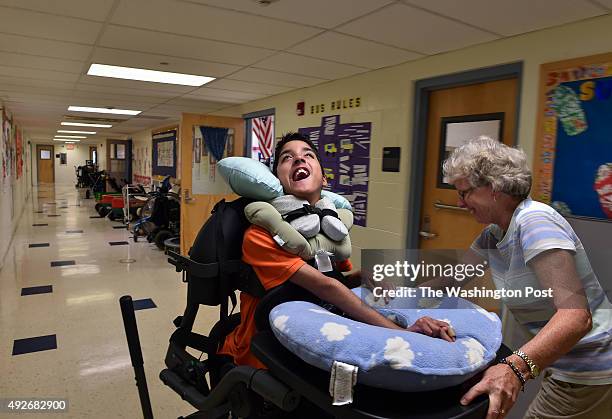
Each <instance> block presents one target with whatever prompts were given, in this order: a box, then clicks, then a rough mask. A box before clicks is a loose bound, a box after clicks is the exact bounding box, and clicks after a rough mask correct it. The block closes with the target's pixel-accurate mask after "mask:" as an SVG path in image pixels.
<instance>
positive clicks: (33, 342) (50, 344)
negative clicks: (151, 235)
mask: <svg viewBox="0 0 612 419" xmlns="http://www.w3.org/2000/svg"><path fill="white" fill-rule="evenodd" d="M51 349H57V339H56V337H55V335H47V336H37V337H34V338H26V339H16V340H15V341H14V342H13V355H21V354H29V353H30V352H40V351H48V350H51Z"/></svg>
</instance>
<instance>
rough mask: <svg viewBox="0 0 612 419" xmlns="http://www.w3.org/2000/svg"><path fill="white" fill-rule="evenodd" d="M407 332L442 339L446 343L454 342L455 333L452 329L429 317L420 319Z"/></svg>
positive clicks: (444, 323)
mask: <svg viewBox="0 0 612 419" xmlns="http://www.w3.org/2000/svg"><path fill="white" fill-rule="evenodd" d="M407 330H408V331H410V332H415V333H421V334H423V335H427V336H431V337H435V338H440V339H444V340H445V341H447V342H454V341H455V331H454V330H453V328H452V327H450V325H449V324H448V323H446V322H443V321H441V320H436V319H432V318H431V317H421V318H420V319H418V320H417V321H416V322H414V324H413V325H412V326H409V327H408V329H407Z"/></svg>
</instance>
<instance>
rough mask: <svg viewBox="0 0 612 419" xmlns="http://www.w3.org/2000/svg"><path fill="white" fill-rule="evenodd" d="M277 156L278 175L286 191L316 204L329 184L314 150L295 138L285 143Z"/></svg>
mask: <svg viewBox="0 0 612 419" xmlns="http://www.w3.org/2000/svg"><path fill="white" fill-rule="evenodd" d="M277 158H278V167H277V169H276V175H277V176H278V179H279V180H280V183H281V185H283V190H284V191H285V193H286V194H291V195H295V196H297V197H298V198H301V199H305V200H307V201H308V202H310V203H311V204H313V205H314V203H316V202H317V201H318V200H319V199H320V198H321V189H322V188H323V186H325V185H327V179H325V177H324V176H323V172H322V171H321V164H320V163H319V160H318V159H317V156H316V155H315V153H314V151H313V150H312V149H311V148H310V146H309V145H308V144H307V143H305V142H303V141H299V140H295V141H290V142H288V143H287V144H285V145H284V146H283V149H282V150H281V151H280V153H279V155H278V157H277Z"/></svg>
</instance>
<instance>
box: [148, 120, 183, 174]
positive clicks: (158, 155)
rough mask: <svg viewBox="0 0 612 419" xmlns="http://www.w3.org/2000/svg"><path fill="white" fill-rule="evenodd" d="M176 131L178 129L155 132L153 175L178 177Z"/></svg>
mask: <svg viewBox="0 0 612 419" xmlns="http://www.w3.org/2000/svg"><path fill="white" fill-rule="evenodd" d="M176 133H177V130H176V129H173V130H170V131H165V132H160V133H157V134H153V159H152V162H151V163H152V165H151V168H152V174H153V176H172V177H173V178H176Z"/></svg>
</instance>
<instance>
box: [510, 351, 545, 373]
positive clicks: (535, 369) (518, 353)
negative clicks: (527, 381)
mask: <svg viewBox="0 0 612 419" xmlns="http://www.w3.org/2000/svg"><path fill="white" fill-rule="evenodd" d="M512 353H513V354H514V355H516V356H518V357H519V358H521V359H522V360H523V361H525V364H527V366H528V367H529V373H530V374H531V378H536V377H537V376H538V375H540V368H539V367H538V366H537V365H536V363H535V362H533V361H532V360H531V358H529V357H528V356H527V354H526V353H525V352H523V351H521V350H520V349H517V350H516V351H514V352H512Z"/></svg>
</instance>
